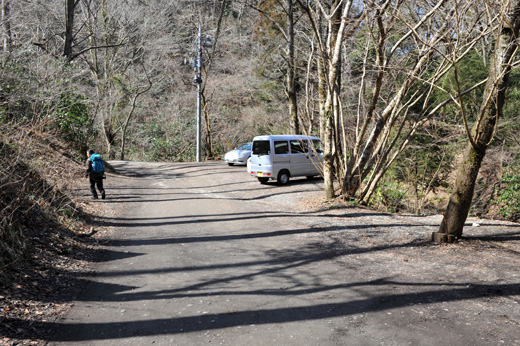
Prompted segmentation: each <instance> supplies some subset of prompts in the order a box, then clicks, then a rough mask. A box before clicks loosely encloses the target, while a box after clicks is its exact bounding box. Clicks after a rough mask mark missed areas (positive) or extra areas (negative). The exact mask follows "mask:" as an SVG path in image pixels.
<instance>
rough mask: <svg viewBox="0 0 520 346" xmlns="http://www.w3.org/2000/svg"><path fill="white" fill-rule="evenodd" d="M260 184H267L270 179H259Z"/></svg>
mask: <svg viewBox="0 0 520 346" xmlns="http://www.w3.org/2000/svg"><path fill="white" fill-rule="evenodd" d="M257 179H258V181H259V182H260V184H267V182H268V181H269V178H257Z"/></svg>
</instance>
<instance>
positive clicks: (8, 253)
mask: <svg viewBox="0 0 520 346" xmlns="http://www.w3.org/2000/svg"><path fill="white" fill-rule="evenodd" d="M0 127H1V131H0V133H1V134H2V135H1V137H0V268H1V274H0V334H2V335H7V333H5V332H4V331H5V330H10V333H8V334H10V335H13V331H14V332H15V334H16V335H19V336H20V339H19V340H11V339H9V338H4V339H0V344H7V345H10V344H19V342H22V344H37V343H38V341H37V340H23V338H24V335H26V334H27V333H26V331H27V330H31V329H33V323H34V322H37V321H43V320H49V319H52V318H53V316H56V315H57V314H58V313H60V312H61V311H64V310H66V309H67V307H68V302H70V300H71V294H72V293H73V292H71V290H70V288H71V287H74V286H75V285H77V282H75V273H77V272H78V271H80V270H82V269H84V268H86V267H87V265H88V263H89V261H91V260H92V258H95V253H94V247H93V244H94V243H93V241H92V240H91V239H90V237H88V236H86V235H88V234H89V233H90V226H89V222H90V221H91V220H92V217H91V216H90V214H89V211H88V210H86V209H87V208H86V207H87V205H85V204H81V203H77V202H76V201H75V198H74V197H73V196H74V194H75V192H74V191H75V188H76V186H75V185H76V184H77V182H78V181H79V178H80V177H81V176H82V173H83V166H82V165H81V164H80V163H79V161H78V160H76V159H75V158H74V154H73V152H72V151H71V150H70V149H69V148H68V147H67V145H66V144H63V143H62V142H60V141H59V140H58V138H57V137H56V136H55V135H54V134H47V133H44V132H41V131H39V130H38V129H34V128H27V127H8V126H6V125H0ZM90 213H92V211H90ZM40 333H41V334H42V335H45V331H39V334H40Z"/></svg>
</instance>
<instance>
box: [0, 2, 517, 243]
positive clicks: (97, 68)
mask: <svg viewBox="0 0 520 346" xmlns="http://www.w3.org/2000/svg"><path fill="white" fill-rule="evenodd" d="M1 6H2V8H1V10H2V11H1V27H0V32H1V39H2V41H1V54H0V66H1V68H0V75H1V86H0V126H1V127H2V132H3V133H8V132H9V133H10V131H13V129H18V130H19V129H25V130H26V129H31V131H32V132H30V133H34V131H36V132H37V133H48V134H52V136H54V137H55V138H56V139H58V140H59V141H60V142H61V143H65V145H66V146H67V147H69V148H71V150H72V152H73V153H74V158H75V160H77V161H78V162H82V161H83V160H84V159H85V158H86V157H85V154H84V153H85V151H86V149H87V148H91V147H92V148H96V150H97V151H99V152H101V153H102V154H103V155H104V157H105V159H107V160H110V159H117V160H141V161H169V162H182V161H194V160H195V158H196V155H197V153H196V151H197V145H196V138H197V128H198V127H200V128H201V132H202V160H217V159H219V158H221V157H222V156H223V155H224V153H225V152H226V151H228V150H229V148H230V146H235V145H238V144H240V143H243V142H247V141H250V140H251V139H252V138H253V137H254V136H256V135H264V134H289V133H298V134H307V135H315V136H318V137H320V138H321V139H322V142H323V144H324V149H325V152H324V157H325V162H324V165H323V168H322V169H323V178H324V194H325V196H326V198H327V199H334V198H340V199H342V200H344V201H346V202H348V203H351V204H354V205H366V206H369V207H373V208H378V209H381V210H384V211H388V212H409V213H415V214H422V213H433V212H444V211H445V214H444V215H445V218H444V221H443V224H442V225H441V231H442V232H446V233H451V234H454V235H455V236H457V237H460V236H461V234H462V226H461V224H462V225H463V224H464V220H465V219H466V217H467V215H468V213H472V214H474V215H477V216H482V217H484V216H486V217H496V218H504V219H508V220H513V221H517V220H518V219H520V189H519V187H520V169H519V167H520V164H519V163H518V158H519V155H520V140H519V138H520V136H519V133H520V122H519V114H518V111H517V109H518V108H519V107H520V72H519V71H518V70H517V69H516V68H517V67H518V64H519V59H518V54H517V50H518V45H517V37H518V32H519V27H520V1H513V0H507V1H500V0H476V1H465V0H464V1H463V0H450V1H447V0H412V1H403V0H369V1H361V0H308V1H304V0H176V1H166V0H121V1H108V0H62V1H56V0H48V1H37V0H16V1H15V0H2V5H1ZM199 31H200V37H199ZM199 53H200V55H199ZM198 63H200V75H198V74H197V73H198V71H197V65H198ZM198 86H199V87H200V96H201V113H202V114H201V119H200V122H199V119H198V118H197V96H198V95H199V94H198V91H197V87H198ZM2 142H3V143H4V144H5V143H11V142H10V139H9V138H6V136H5V135H3V136H2ZM13 147H14V146H13ZM3 155H5V154H3ZM2 174H3V177H2V179H4V178H6V177H8V176H9V172H8V171H5V170H4V172H2ZM3 181H4V180H3ZM2 203H3V204H5V205H8V204H9V202H7V201H5V200H4V201H3V202H2ZM4 207H5V206H4ZM4 209H5V208H4Z"/></svg>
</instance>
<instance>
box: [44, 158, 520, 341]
mask: <svg viewBox="0 0 520 346" xmlns="http://www.w3.org/2000/svg"><path fill="white" fill-rule="evenodd" d="M112 165H113V166H114V167H115V168H116V169H117V171H118V172H119V174H120V175H118V176H110V177H109V179H107V183H106V190H107V199H106V200H104V201H101V200H99V201H95V202H93V203H100V204H101V203H103V204H102V206H103V207H104V208H106V212H105V214H104V215H103V216H102V217H101V219H102V221H103V223H104V224H105V225H106V226H108V227H109V230H110V231H109V233H108V239H109V240H108V242H107V244H106V245H105V247H106V250H105V252H104V256H103V258H101V259H100V260H99V262H98V263H97V264H96V265H95V268H94V270H93V273H92V274H91V275H89V276H87V277H86V282H87V283H86V285H85V287H83V290H82V292H81V293H80V294H79V297H78V299H77V301H76V302H75V304H74V306H73V308H72V309H71V310H70V312H69V313H68V314H67V315H66V316H65V317H64V318H63V319H62V320H59V321H57V322H56V324H57V325H58V327H59V328H57V329H58V332H57V333H56V334H55V336H54V338H53V340H51V341H50V344H51V345H190V346H191V345H248V346H256V345H259V346H260V345H265V346H272V345H298V346H302V345H453V346H456V345H486V344H489V343H488V342H490V340H491V339H492V340H494V341H496V343H493V344H496V345H498V344H501V343H500V340H501V339H500V338H494V336H493V337H491V338H489V339H486V338H483V336H482V335H480V334H479V332H478V330H479V327H477V328H475V327H474V326H473V327H472V326H471V323H470V321H474V320H475V319H476V318H477V317H475V318H470V317H468V320H463V321H460V319H461V318H462V317H461V313H456V312H452V314H454V315H452V317H451V318H450V317H446V318H444V316H448V315H447V314H448V312H447V311H448V306H449V304H450V302H451V301H452V300H450V299H443V300H442V301H441V302H439V303H436V301H435V297H436V296H437V294H436V292H435V291H433V292H432V288H431V287H434V285H435V283H432V284H431V286H429V288H428V290H427V291H422V288H421V285H419V284H413V285H412V284H410V285H408V286H406V290H405V289H404V288H402V287H401V286H403V285H400V284H399V282H398V281H399V280H400V279H402V278H399V277H398V276H399V273H400V269H399V268H396V267H395V266H393V264H392V263H391V262H389V266H392V267H388V269H384V268H383V271H385V270H387V271H388V273H389V272H390V271H392V272H393V273H394V275H393V278H392V280H393V281H391V282H390V281H389V279H388V277H387V276H386V275H385V274H387V273H385V272H383V273H375V272H370V271H369V270H366V268H368V267H369V266H370V261H375V259H374V258H373V257H372V260H371V259H370V257H363V256H364V254H365V251H361V250H359V249H358V250H356V251H351V250H349V249H343V250H341V249H340V250H338V248H337V246H336V245H335V243H334V241H333V240H331V239H330V238H327V239H325V238H323V237H322V234H324V233H327V232H334V228H333V227H329V226H326V225H328V224H327V223H326V221H327V218H328V217H327V215H323V214H322V215H317V214H313V213H306V212H304V211H302V209H301V208H299V206H298V203H300V202H302V201H304V200H305V197H311V196H316V195H317V194H319V193H320V190H321V188H322V181H321V180H319V179H316V180H306V179H298V180H297V179H295V180H293V181H291V183H290V184H289V185H288V186H283V187H279V186H276V185H275V184H274V183H270V184H267V185H260V184H259V183H258V182H257V181H256V180H255V179H254V178H251V177H249V176H248V174H247V173H246V169H245V167H228V166H226V165H225V164H224V163H204V164H196V163H184V164H151V163H146V164H144V163H132V162H120V161H118V162H112ZM85 194H86V195H87V194H88V190H87V189H86V190H85ZM352 227H354V225H353V226H352ZM359 229H360V230H361V229H363V228H361V227H359ZM352 230H353V231H356V229H354V228H352ZM428 232H429V231H428ZM340 256H341V257H342V260H341V261H339V260H338V258H339V257H340ZM360 256H361V257H360ZM361 258H363V261H364V262H361ZM406 262H408V261H406ZM363 263H364V264H363ZM403 263H404V262H403ZM379 265H381V263H379ZM383 265H384V263H383ZM417 280H418V281H420V278H417ZM442 287H445V286H442ZM442 287H440V286H439V288H435V289H438V290H442V289H443V288H442ZM457 289H460V290H465V289H466V286H463V287H459V286H457V287H455V288H453V289H451V288H449V290H450V291H451V290H453V291H456V290H457ZM514 289H515V290H516V291H515V292H514V293H516V294H518V292H517V290H518V287H517V286H515V287H514ZM439 292H441V291H439ZM463 292H464V293H466V291H463ZM476 292H477V291H475V290H473V291H468V294H469V295H470V297H469V298H467V299H473V298H475V296H476V295H478V292H480V291H478V292H477V293H476ZM454 294H457V292H455V293H454ZM459 294H460V292H459ZM471 294H473V296H472V297H471ZM441 295H442V292H441V293H439V296H441ZM464 299H466V298H464ZM464 299H462V298H461V299H460V300H464ZM512 303H515V302H514V301H512ZM446 304H448V305H446ZM514 309H515V310H513V311H516V312H518V311H519V310H518V305H517V306H516V307H515V308H514ZM507 313H509V312H507ZM469 315H471V313H470V312H468V316H469ZM456 320H459V322H460V323H459V322H456V323H459V324H457V325H454V324H453V323H454V321H456ZM510 327H511V330H515V328H516V330H517V332H518V328H519V327H518V325H516V326H515V324H514V323H512V324H511V326H510ZM505 332H508V334H509V335H511V332H510V331H509V330H506V331H505ZM511 340H513V341H514V343H513V344H517V343H516V342H517V341H518V339H516V336H513V338H512V339H509V340H508V341H509V342H511ZM519 344H520V341H519Z"/></svg>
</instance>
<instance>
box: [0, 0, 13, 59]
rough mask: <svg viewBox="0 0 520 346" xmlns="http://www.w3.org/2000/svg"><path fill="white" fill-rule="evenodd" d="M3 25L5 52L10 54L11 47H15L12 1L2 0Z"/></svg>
mask: <svg viewBox="0 0 520 346" xmlns="http://www.w3.org/2000/svg"><path fill="white" fill-rule="evenodd" d="M1 11H2V13H1V18H0V19H1V23H3V29H4V32H3V34H2V36H3V42H2V44H3V49H4V52H10V51H11V47H12V45H13V38H12V33H11V18H9V17H10V15H11V8H10V0H2V9H1Z"/></svg>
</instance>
